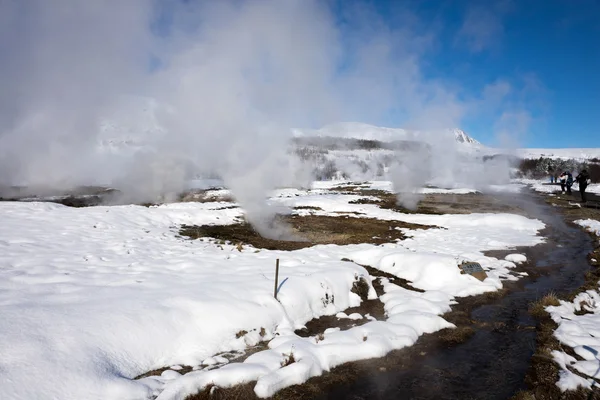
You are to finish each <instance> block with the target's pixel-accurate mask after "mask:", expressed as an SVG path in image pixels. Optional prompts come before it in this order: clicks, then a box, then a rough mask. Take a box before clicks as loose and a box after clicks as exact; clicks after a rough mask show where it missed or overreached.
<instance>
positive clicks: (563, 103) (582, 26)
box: [152, 0, 600, 148]
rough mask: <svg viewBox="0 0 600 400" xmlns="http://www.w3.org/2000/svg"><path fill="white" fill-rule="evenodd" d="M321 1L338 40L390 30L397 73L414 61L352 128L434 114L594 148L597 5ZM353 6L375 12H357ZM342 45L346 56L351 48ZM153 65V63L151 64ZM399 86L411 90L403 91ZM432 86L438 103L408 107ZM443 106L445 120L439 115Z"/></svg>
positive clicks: (597, 127) (165, 7)
mask: <svg viewBox="0 0 600 400" xmlns="http://www.w3.org/2000/svg"><path fill="white" fill-rule="evenodd" d="M180 1H181V2H182V3H190V4H193V3H194V2H195V1H200V0H180ZM234 1H235V0H234ZM243 1H244V0H240V2H241V3H243ZM247 1H252V0H247ZM325 1H326V0H323V2H325ZM328 1H329V3H322V4H331V5H332V6H333V8H332V9H333V13H334V16H335V18H336V20H337V22H338V24H339V28H340V29H341V32H342V34H343V35H344V36H346V37H349V38H354V39H356V38H357V37H359V36H360V35H362V34H363V32H364V31H365V28H367V31H368V30H369V29H371V28H372V29H373V30H375V31H377V34H381V33H383V34H386V33H387V31H386V29H388V30H389V31H391V32H392V33H391V34H390V36H389V37H388V38H387V39H389V40H391V41H392V42H393V41H394V40H396V38H397V39H398V40H397V43H396V44H395V45H396V46H397V47H398V48H397V49H396V50H399V52H398V54H397V55H396V57H398V58H396V59H395V60H394V59H393V60H392V62H391V64H392V65H394V64H395V62H397V65H398V68H397V72H398V73H400V74H401V73H403V70H402V68H403V64H402V61H403V59H404V60H405V59H406V57H407V56H409V57H412V56H416V57H417V58H418V65H419V67H418V73H417V76H411V77H410V78H408V79H407V80H404V81H403V80H402V79H400V81H401V82H402V84H401V86H399V87H395V86H394V88H393V90H395V91H396V92H397V93H399V95H398V98H397V101H396V107H395V108H394V106H392V107H391V110H388V112H387V113H386V114H385V116H384V117H382V118H373V119H372V120H368V119H367V120H364V119H361V117H360V116H359V115H357V116H356V118H357V119H359V120H361V122H367V123H372V124H377V125H386V126H395V127H411V126H410V123H411V118H412V119H413V121H412V122H414V123H415V126H418V123H419V122H422V121H423V120H431V119H435V118H438V117H439V118H440V120H442V118H444V119H443V121H453V122H449V123H450V124H454V126H450V127H460V128H462V129H463V130H465V131H466V132H467V133H468V134H470V135H471V136H473V137H474V138H476V139H477V140H479V141H481V142H483V143H484V144H487V145H509V146H521V147H546V148H548V147H559V148H562V147H600V0H328ZM156 4H157V5H159V6H160V10H161V12H159V13H158V15H159V18H158V20H157V21H155V22H156V23H155V25H154V26H153V28H154V31H155V33H156V34H158V35H159V36H165V35H167V36H168V35H169V30H170V27H171V25H172V22H173V21H171V17H172V15H171V11H172V10H171V8H172V6H173V4H174V3H169V2H161V1H160V0H156ZM357 5H358V6H363V8H364V6H367V7H366V8H364V9H365V10H369V11H372V9H373V8H374V9H375V10H376V12H375V13H370V12H365V13H364V14H363V15H361V12H360V10H362V9H363V8H359V11H358V12H357V10H356V6H357ZM349 10H353V11H349ZM350 14H352V16H351V17H348V16H349V15H350ZM357 15H358V18H357ZM357 19H358V20H357ZM381 23H383V25H386V28H383V29H382V28H381V26H380V25H381ZM375 26H377V28H373V27H375ZM406 30H408V31H409V33H408V34H406V32H405V31H406ZM394 35H397V36H394ZM348 43H351V44H350V45H349V48H347V49H345V50H346V51H348V52H349V53H348V54H346V56H347V57H348V58H347V59H351V58H352V57H353V49H352V43H354V42H353V41H352V39H349V40H348ZM342 65H344V63H343V62H342ZM158 66H160V60H159V59H153V62H152V67H158ZM385 67H389V62H388V63H382V68H385ZM404 67H405V65H404ZM384 71H386V72H389V71H390V70H389V69H384ZM393 81H394V79H393V78H392V79H388V80H387V82H386V81H385V80H382V82H386V83H390V82H393ZM407 82H408V85H413V84H414V88H416V89H414V88H413V91H412V92H409V93H406V91H404V90H403V88H404V86H407ZM402 85H404V86H402ZM437 89H441V92H442V93H443V96H441V97H442V98H443V99H442V100H441V103H439V104H438V103H435V104H431V103H430V102H429V100H424V99H420V100H415V101H414V103H418V105H417V106H413V104H411V103H412V102H413V99H415V98H416V97H419V95H420V94H421V93H422V92H423V91H427V90H429V92H428V93H427V94H426V95H424V97H425V98H427V96H430V95H431V93H434V92H435V91H436V90H437ZM402 96H404V97H402ZM434 97H435V96H434ZM440 104H441V105H440ZM458 109H460V110H462V112H458V113H457V110H458ZM445 110H447V113H448V114H451V115H450V116H445V115H442V114H443V113H444V112H445ZM419 113H420V115H418V116H415V115H414V114H419ZM455 114H456V115H458V114H460V116H458V117H457V116H456V115H455Z"/></svg>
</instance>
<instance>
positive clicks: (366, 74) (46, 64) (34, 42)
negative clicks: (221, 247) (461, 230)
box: [0, 0, 474, 234]
mask: <svg viewBox="0 0 600 400" xmlns="http://www.w3.org/2000/svg"><path fill="white" fill-rule="evenodd" d="M331 4H332V3H330V2H326V1H319V0H256V1H237V0H220V1H208V0H206V1H202V0H197V1H172V2H157V1H152V0H135V1H120V0H105V1H77V0H55V1H52V2H50V1H46V0H28V1H21V0H4V1H2V2H0V51H1V52H2V57H0V71H1V75H0V85H1V87H2V88H3V89H2V91H1V92H0V187H2V186H11V185H27V186H52V187H65V188H67V187H72V186H75V185H83V184H88V185H89V184H108V185H111V186H114V187H117V188H118V189H120V190H121V191H123V192H124V193H125V194H126V195H127V196H129V197H128V199H130V200H131V201H151V200H154V199H156V198H157V196H163V197H165V196H166V199H167V200H168V196H170V195H173V194H175V193H177V192H178V191H180V190H182V189H183V188H184V187H185V183H186V181H188V180H189V179H190V178H193V177H195V176H197V175H199V174H200V175H204V176H209V175H210V176H219V177H221V178H222V179H223V180H224V182H225V185H226V186H228V187H229V188H230V189H232V191H233V192H234V194H235V196H236V198H237V200H238V201H240V202H241V203H242V205H243V206H244V208H245V209H246V210H247V211H248V218H249V219H250V221H251V222H253V223H254V224H255V226H257V227H259V228H260V227H262V226H265V228H264V229H263V231H265V232H266V231H268V230H269V228H268V227H269V226H270V223H269V222H268V221H270V220H271V219H272V217H273V213H274V211H273V210H272V209H270V208H267V207H265V195H266V193H267V192H268V191H269V190H270V189H272V188H274V187H277V186H280V185H298V184H306V182H307V181H309V180H310V176H309V175H308V174H307V172H306V171H304V170H302V168H301V166H302V165H301V163H300V161H299V160H297V159H295V158H294V157H292V156H291V155H290V154H288V152H287V148H288V145H289V139H290V135H291V131H290V128H291V127H318V126H321V125H323V124H325V123H329V122H335V121H341V120H364V121H373V122H375V121H377V120H379V119H381V118H382V117H383V116H385V115H387V114H388V113H389V112H390V111H391V110H396V111H398V110H399V111H400V113H401V114H402V115H405V117H406V118H405V120H406V126H407V127H408V128H419V129H421V130H424V131H426V130H435V129H441V128H448V127H453V126H459V123H460V120H461V118H462V117H463V116H464V114H465V112H466V110H467V109H468V108H470V107H471V103H470V102H469V101H464V100H459V96H458V91H457V89H455V88H453V87H452V86H449V85H445V84H444V83H443V82H440V81H436V80H431V79H426V78H425V77H424V76H423V74H422V72H421V63H422V59H423V58H424V57H425V55H426V54H427V51H428V49H429V48H430V46H431V43H432V41H433V38H432V36H431V34H430V33H429V32H428V30H427V27H426V26H424V25H423V24H422V23H419V22H418V21H417V20H416V19H415V17H414V16H413V15H411V14H410V13H409V12H408V11H406V12H404V13H403V14H402V15H404V16H405V17H404V19H403V21H404V22H405V23H402V24H400V25H399V26H400V28H394V27H391V26H390V25H389V24H388V23H386V22H385V21H384V19H383V18H381V16H380V15H378V14H377V13H376V12H375V11H374V10H373V9H371V8H369V7H367V6H365V5H361V4H360V3H354V2H353V3H352V5H350V3H348V5H347V6H346V7H345V9H344V11H343V13H342V15H341V16H340V15H339V14H336V13H334V12H333V10H332V8H331ZM472 100H473V99H472ZM473 101H474V100H473ZM143 102H144V103H145V104H146V105H145V107H146V110H145V111H144V112H143V113H142V114H144V115H143V119H145V120H146V121H147V120H148V119H149V118H152V123H151V124H150V125H152V126H143V124H141V123H140V121H138V120H133V119H134V118H133V117H132V115H135V113H136V112H138V111H136V110H135V109H134V108H136V107H137V108H138V109H139V107H140V106H139V104H140V103H143ZM132 104H134V105H133V106H132ZM131 107H133V108H131ZM150 115H151V117H150ZM111 120H115V121H117V122H116V123H115V124H116V125H119V124H120V125H121V126H127V128H126V129H125V130H124V131H119V132H118V133H121V134H123V135H124V136H125V137H126V138H128V140H133V141H134V142H140V143H143V146H142V147H143V148H142V149H141V150H140V151H138V152H135V153H131V154H129V153H127V154H123V153H119V152H113V153H111V152H107V151H100V150H99V146H98V143H99V141H101V140H103V139H105V136H103V135H106V132H107V131H108V132H109V133H110V132H112V133H114V132H115V129H114V128H115V127H114V126H112V128H111V126H110V124H109V125H108V128H107V125H106V121H111ZM127 120H129V121H127ZM102 123H104V124H105V125H104V127H105V129H104V131H102V130H99V126H100V125H101V124H102ZM140 124H141V125H140ZM111 129H112V131H111ZM131 138H133V139H131ZM413 158H414V159H405V160H403V161H402V163H401V164H400V165H398V167H397V172H396V173H395V176H396V177H398V179H397V182H398V186H399V188H405V187H406V188H409V189H410V188H412V187H417V185H419V184H421V183H423V176H426V175H427V172H424V173H423V171H422V169H421V166H422V165H424V164H425V163H423V158H422V157H421V155H418V154H416V155H415V156H414V157H413ZM434 159H436V160H437V162H444V160H443V159H441V158H437V157H434ZM428 168H430V166H427V168H426V169H428ZM410 202H411V200H409V203H410ZM412 202H414V200H412ZM277 234H279V233H277Z"/></svg>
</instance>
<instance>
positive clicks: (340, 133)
mask: <svg viewBox="0 0 600 400" xmlns="http://www.w3.org/2000/svg"><path fill="white" fill-rule="evenodd" d="M292 132H293V134H294V136H295V137H311V136H313V137H339V138H345V139H360V140H374V141H379V142H395V141H405V140H410V141H427V139H432V138H434V137H436V135H439V134H441V135H447V136H445V137H446V138H451V137H453V138H454V141H455V142H456V143H460V144H467V145H471V146H473V147H482V146H483V145H482V144H481V143H479V142H478V141H477V140H475V139H473V138H472V137H471V136H469V135H468V134H466V133H465V132H464V131H462V130H461V129H443V130H441V131H440V132H439V133H433V132H425V131H411V130H407V129H401V128H386V127H379V126H374V125H369V124H364V123H361V122H340V123H336V124H330V125H326V126H324V127H322V128H320V129H293V130H292ZM438 137H439V136H438Z"/></svg>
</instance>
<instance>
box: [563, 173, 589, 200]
mask: <svg viewBox="0 0 600 400" xmlns="http://www.w3.org/2000/svg"><path fill="white" fill-rule="evenodd" d="M558 181H559V182H560V188H561V190H562V192H563V193H565V190H566V192H567V194H572V193H573V192H571V186H573V182H577V183H578V184H579V193H580V194H581V202H582V203H585V202H587V198H586V195H585V190H586V189H587V187H588V185H589V184H590V183H591V177H590V174H589V173H588V172H587V170H585V169H584V170H583V171H581V172H580V173H579V175H577V177H576V178H575V179H573V175H571V172H569V171H565V172H563V173H562V174H561V175H560V176H559V177H558Z"/></svg>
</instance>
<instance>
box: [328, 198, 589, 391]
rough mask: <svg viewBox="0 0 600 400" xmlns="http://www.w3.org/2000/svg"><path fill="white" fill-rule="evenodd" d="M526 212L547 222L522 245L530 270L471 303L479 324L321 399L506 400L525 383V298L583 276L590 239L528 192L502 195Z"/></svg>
mask: <svg viewBox="0 0 600 400" xmlns="http://www.w3.org/2000/svg"><path fill="white" fill-rule="evenodd" d="M506 201H507V202H509V203H512V204H513V205H515V206H519V207H520V208H521V209H523V210H524V211H525V212H526V214H527V215H528V216H529V217H531V218H538V219H540V220H542V221H543V222H544V223H546V225H547V227H548V228H547V230H545V231H544V235H545V236H546V237H547V238H548V240H547V242H546V243H545V244H542V245H538V246H536V247H534V248H531V249H528V250H527V254H528V258H529V259H530V261H532V263H533V264H534V268H535V270H536V272H538V273H539V275H538V274H536V277H530V278H525V279H526V280H523V281H522V282H521V284H519V285H515V288H514V290H511V292H509V293H508V294H507V295H506V296H504V297H503V298H501V299H499V300H498V301H497V302H495V303H492V304H489V305H484V306H480V307H477V308H475V309H473V311H472V313H471V318H472V319H473V320H475V321H476V322H481V323H487V324H485V325H484V327H482V328H479V329H477V331H476V333H475V334H474V335H473V336H471V338H470V339H468V340H467V341H466V342H464V343H461V344H459V345H455V346H449V347H448V346H442V347H441V349H439V350H438V349H436V350H435V351H433V352H432V353H430V354H429V355H426V356H424V357H422V358H419V359H415V360H414V361H413V364H414V365H410V367H409V368H402V369H400V368H399V369H398V370H393V369H392V370H390V369H388V370H387V371H386V372H378V373H376V374H372V375H366V376H364V377H363V378H361V379H358V380H356V381H354V382H352V383H351V384H347V385H341V386H338V387H335V388H334V389H333V390H331V391H329V392H328V393H324V394H323V396H321V397H320V398H322V399H508V398H510V397H511V396H513V395H514V394H515V393H516V392H518V391H519V390H521V389H524V388H525V384H524V379H525V375H526V373H527V370H528V368H529V363H530V361H531V356H532V355H533V353H534V351H535V320H534V319H533V318H532V317H531V316H530V315H529V313H528V308H529V304H530V303H532V302H534V301H536V300H537V299H539V298H540V297H542V296H543V295H545V294H546V293H548V292H555V293H557V294H559V295H560V294H567V293H569V292H571V291H573V290H575V289H577V288H578V287H580V286H581V285H582V284H583V283H584V273H585V272H586V271H587V270H588V269H589V264H588V261H587V258H586V257H587V255H588V253H589V252H591V251H592V250H593V248H592V240H591V239H590V237H589V236H588V235H587V234H586V233H585V232H583V231H582V230H581V229H578V228H576V227H573V226H571V225H568V224H566V223H565V222H564V221H563V219H562V217H561V216H559V215H558V214H557V213H556V211H555V210H554V209H553V208H552V207H551V206H549V205H547V204H543V203H542V202H540V201H537V200H536V199H535V197H534V195H525V196H519V197H507V199H506Z"/></svg>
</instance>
